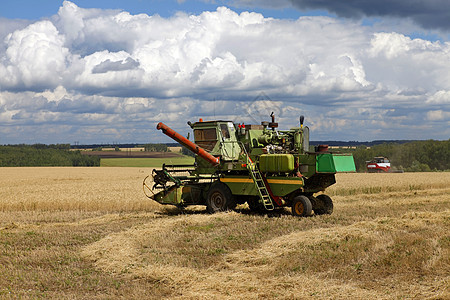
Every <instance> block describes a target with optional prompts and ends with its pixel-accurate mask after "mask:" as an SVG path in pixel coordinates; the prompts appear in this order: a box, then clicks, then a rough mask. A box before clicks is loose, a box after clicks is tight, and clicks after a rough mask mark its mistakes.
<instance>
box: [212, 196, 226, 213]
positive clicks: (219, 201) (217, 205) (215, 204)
mask: <svg viewBox="0 0 450 300" xmlns="http://www.w3.org/2000/svg"><path fill="white" fill-rule="evenodd" d="M211 206H212V208H214V209H215V210H222V209H223V208H224V207H225V197H224V196H223V195H222V193H219V192H215V193H213V194H212V195H211Z"/></svg>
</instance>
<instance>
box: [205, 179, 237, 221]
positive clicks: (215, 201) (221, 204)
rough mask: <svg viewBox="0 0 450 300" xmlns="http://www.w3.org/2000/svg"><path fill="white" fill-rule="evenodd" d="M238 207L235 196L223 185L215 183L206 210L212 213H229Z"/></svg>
mask: <svg viewBox="0 0 450 300" xmlns="http://www.w3.org/2000/svg"><path fill="white" fill-rule="evenodd" d="M234 206H236V204H235V202H234V199H233V194H231V191H230V189H229V188H228V186H226V185H225V184H223V183H215V184H213V185H212V186H211V188H210V189H209V191H208V197H207V198H206V210H207V211H208V212H209V213H210V214H213V213H216V212H220V211H227V210H230V209H233V208H234Z"/></svg>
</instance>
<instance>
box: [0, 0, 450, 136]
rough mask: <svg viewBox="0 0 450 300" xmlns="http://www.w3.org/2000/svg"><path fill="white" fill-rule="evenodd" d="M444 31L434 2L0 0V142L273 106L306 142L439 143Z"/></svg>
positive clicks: (139, 128) (445, 69)
mask: <svg viewBox="0 0 450 300" xmlns="http://www.w3.org/2000/svg"><path fill="white" fill-rule="evenodd" d="M449 38H450V1H446V0H428V1H421V0H377V1H373V0H346V1H336V0H321V1H316V0H280V1H271V0H223V1H220V0H215V1H213V0H197V1H194V0H184V1H182V0H178V1H175V0H174V1H163V0H153V1H152V0H145V1H144V0H99V1H92V0H89V1H87V0H78V1H77V0H73V1H61V0H59V1H56V0H42V1H35V0H15V1H0V144H19V143H25V144H34V143H45V144H51V143H70V144H75V143H78V144H97V143H104V144H107V143H108V144H109V143H157V142H170V141H171V140H170V139H169V138H167V137H165V136H164V135H163V134H162V133H161V132H160V131H157V130H156V124H157V123H158V122H160V121H162V122H164V123H165V124H167V125H168V126H170V127H172V128H173V129H175V130H177V131H178V132H179V133H180V134H183V135H187V133H188V132H189V131H190V127H189V126H188V125H187V124H186V122H187V121H192V122H194V121H197V120H198V119H199V118H202V119H203V120H219V119H220V120H231V121H234V122H236V123H245V124H259V123H260V122H261V121H267V120H269V118H270V117H269V115H270V113H271V112H274V113H275V116H276V118H277V122H278V123H279V124H280V129H289V128H291V127H296V126H298V123H299V121H298V120H299V116H300V115H304V116H305V125H307V126H308V127H309V128H310V131H311V140H341V141H373V140H392V139H395V140H402V139H408V140H409V139H419V140H425V139H436V140H447V139H449V137H450V39H449Z"/></svg>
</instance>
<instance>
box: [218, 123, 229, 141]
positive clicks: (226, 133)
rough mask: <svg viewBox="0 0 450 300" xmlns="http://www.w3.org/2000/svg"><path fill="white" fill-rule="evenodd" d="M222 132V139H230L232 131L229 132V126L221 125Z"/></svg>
mask: <svg viewBox="0 0 450 300" xmlns="http://www.w3.org/2000/svg"><path fill="white" fill-rule="evenodd" d="M220 131H221V132H222V137H224V138H226V139H229V138H230V131H229V130H228V126H227V124H220Z"/></svg>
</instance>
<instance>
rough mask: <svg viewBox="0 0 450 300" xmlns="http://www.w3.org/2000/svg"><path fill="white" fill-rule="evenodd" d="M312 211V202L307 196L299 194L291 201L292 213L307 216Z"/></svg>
mask: <svg viewBox="0 0 450 300" xmlns="http://www.w3.org/2000/svg"><path fill="white" fill-rule="evenodd" d="M311 213H312V204H311V201H309V199H308V197H306V196H303V195H300V196H297V197H295V198H294V200H293V201H292V215H294V216H298V217H307V216H310V215H311Z"/></svg>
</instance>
